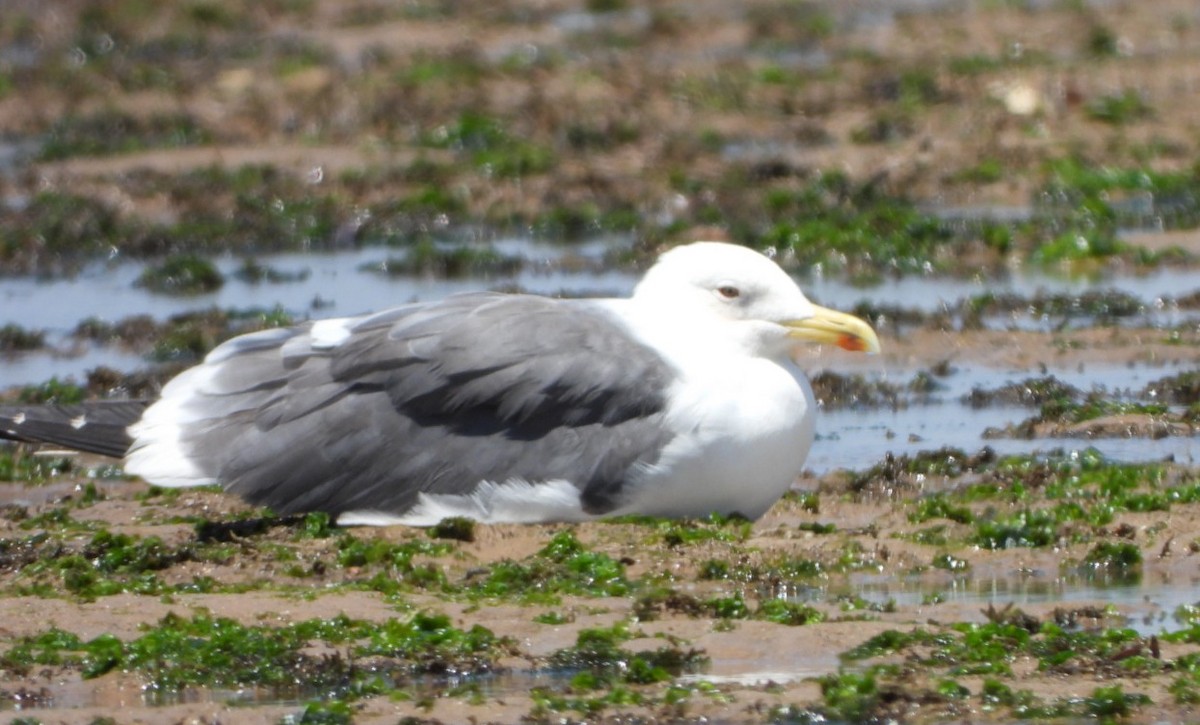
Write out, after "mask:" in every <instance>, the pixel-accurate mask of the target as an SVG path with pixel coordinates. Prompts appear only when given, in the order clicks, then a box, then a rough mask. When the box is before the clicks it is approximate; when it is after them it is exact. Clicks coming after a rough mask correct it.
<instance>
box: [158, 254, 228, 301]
mask: <svg viewBox="0 0 1200 725" xmlns="http://www.w3.org/2000/svg"><path fill="white" fill-rule="evenodd" d="M137 284H138V286H139V287H144V288H146V289H148V290H150V291H151V292H158V293H160V294H166V295H198V294H206V293H209V292H215V291H217V290H219V289H220V288H221V286H222V285H224V284H225V277H224V275H222V274H221V272H220V270H218V269H217V266H216V265H215V264H213V263H212V261H211V260H208V259H205V258H204V257H198V256H196V255H193V254H180V255H176V256H173V257H168V258H167V259H166V260H165V261H163V263H162V264H159V265H156V266H149V267H146V269H145V270H144V271H143V272H142V274H141V276H140V277H138V281H137Z"/></svg>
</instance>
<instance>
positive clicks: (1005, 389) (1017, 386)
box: [962, 375, 1083, 408]
mask: <svg viewBox="0 0 1200 725" xmlns="http://www.w3.org/2000/svg"><path fill="white" fill-rule="evenodd" d="M1082 395H1083V391H1081V390H1080V389H1079V388H1076V387H1075V386H1074V385H1070V384H1068V383H1064V382H1063V381H1061V380H1059V379H1058V378H1056V377H1055V376H1053V375H1045V376H1042V377H1038V378H1026V379H1024V380H1021V381H1019V382H1015V383H1008V384H1006V385H1001V386H1000V387H998V388H992V389H985V388H981V387H978V386H976V387H974V388H972V389H971V392H970V393H968V394H966V395H964V396H963V397H962V402H963V403H965V404H967V405H970V406H971V407H972V408H986V407H989V406H993V405H1023V406H1041V405H1046V404H1047V403H1056V402H1059V401H1068V402H1069V401H1072V400H1078V399H1079V398H1080V397H1081V396H1082Z"/></svg>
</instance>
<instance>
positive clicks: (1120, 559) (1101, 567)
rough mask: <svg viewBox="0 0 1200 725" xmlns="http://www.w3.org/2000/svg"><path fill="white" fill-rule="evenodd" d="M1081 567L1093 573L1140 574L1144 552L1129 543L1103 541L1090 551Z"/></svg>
mask: <svg viewBox="0 0 1200 725" xmlns="http://www.w3.org/2000/svg"><path fill="white" fill-rule="evenodd" d="M1080 566H1081V567H1082V568H1083V569H1084V570H1086V571H1088V572H1091V573H1100V572H1102V573H1110V574H1118V575H1128V574H1131V573H1140V571H1141V568H1142V550H1141V549H1139V548H1138V547H1137V545H1136V544H1131V543H1129V542H1127V541H1101V542H1099V543H1097V544H1096V545H1095V546H1093V547H1092V548H1091V550H1089V551H1088V553H1087V555H1086V556H1084V557H1083V561H1082V562H1081V564H1080Z"/></svg>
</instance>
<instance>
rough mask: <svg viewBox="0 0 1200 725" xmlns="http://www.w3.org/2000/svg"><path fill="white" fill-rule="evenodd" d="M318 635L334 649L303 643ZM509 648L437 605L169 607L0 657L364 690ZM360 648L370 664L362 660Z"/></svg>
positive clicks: (213, 683)
mask: <svg viewBox="0 0 1200 725" xmlns="http://www.w3.org/2000/svg"><path fill="white" fill-rule="evenodd" d="M314 642H318V643H322V644H326V645H328V646H329V647H330V648H332V649H333V650H334V654H323V655H314V654H311V653H309V652H308V651H307V650H309V649H310V648H311V647H312V644H313V643H314ZM509 651H511V644H510V643H509V642H508V641H507V640H504V639H502V638H498V637H496V636H495V635H494V634H492V633H491V632H490V631H489V630H487V629H486V628H484V627H481V626H479V625H475V626H473V627H471V628H470V629H468V630H462V629H458V628H457V627H454V626H453V625H452V624H451V623H450V620H449V618H448V617H446V616H445V615H442V614H428V613H418V614H416V615H414V616H413V617H412V618H411V619H408V620H406V621H400V620H395V619H392V620H388V621H385V622H367V621H363V620H355V619H350V618H349V617H346V616H345V615H339V616H337V617H333V618H331V619H311V620H305V621H302V622H297V623H295V624H290V625H286V626H282V627H269V626H263V625H243V624H240V623H238V622H236V621H235V620H233V619H229V618H225V617H214V616H212V615H211V614H209V613H207V612H205V611H198V612H195V613H194V614H193V616H191V617H181V616H179V615H176V614H173V613H172V614H168V615H167V616H165V617H163V618H162V619H161V620H159V621H158V622H157V623H156V624H154V625H152V626H149V625H148V626H146V627H144V631H143V633H142V634H141V635H140V636H139V637H137V638H135V639H132V640H129V641H123V640H121V639H119V638H118V637H115V636H114V635H111V634H103V635H100V636H98V637H96V638H94V639H92V640H88V641H86V642H85V641H82V640H81V639H80V638H79V637H77V636H76V635H74V634H71V633H69V632H64V631H62V630H58V629H51V630H48V631H47V632H44V633H41V634H37V635H31V636H26V637H22V638H20V639H18V640H17V641H16V642H15V643H14V645H13V646H12V647H10V648H9V650H8V651H7V652H5V654H4V655H3V656H2V657H0V666H2V667H3V668H4V669H7V670H9V671H12V672H18V673H25V672H28V671H29V670H30V668H31V667H33V666H35V665H57V666H63V667H70V668H76V669H79V670H80V671H81V672H82V674H83V675H84V677H85V678H92V677H98V676H101V675H103V674H105V673H107V672H110V671H113V670H125V671H129V672H134V673H137V674H139V675H141V676H142V677H143V678H144V679H145V680H146V683H147V686H148V687H150V688H152V689H155V690H158V691H163V692H175V691H178V690H180V689H183V688H185V687H234V686H257V687H271V688H275V689H277V690H279V692H280V694H284V693H287V692H298V691H309V692H312V691H329V690H334V691H342V692H354V693H355V694H357V695H359V696H361V695H365V694H371V693H374V692H380V691H382V689H383V688H385V687H388V686H389V685H390V684H391V683H390V682H389V680H392V681H394V680H395V678H399V677H406V676H412V675H418V674H424V673H443V672H448V671H451V670H453V671H456V672H468V673H479V672H486V671H489V670H491V669H493V668H494V667H495V663H496V661H497V659H498V658H499V657H500V656H502V655H503V654H506V653H507V652H509ZM363 658H369V662H370V664H369V665H367V666H364V665H362V664H359V663H360V662H361V661H362V659H363ZM297 683H303V684H302V685H298V684H297Z"/></svg>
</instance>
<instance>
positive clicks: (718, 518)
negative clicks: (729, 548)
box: [622, 512, 754, 548]
mask: <svg viewBox="0 0 1200 725" xmlns="http://www.w3.org/2000/svg"><path fill="white" fill-rule="evenodd" d="M622 520H623V521H632V520H636V519H635V518H633V517H628V518H626V519H622ZM645 521H646V522H647V524H648V525H650V526H652V527H653V528H654V537H655V538H656V539H659V540H660V541H661V542H662V543H663V544H666V545H667V546H669V547H671V548H677V547H681V546H688V545H691V544H696V543H700V542H706V541H724V542H730V543H740V542H744V541H746V540H747V539H749V538H750V534H751V533H752V532H753V528H754V522H752V521H750V520H748V519H746V518H745V517H743V516H738V515H737V514H733V515H725V514H720V513H715V512H714V513H711V514H709V515H708V516H706V517H705V518H703V519H662V518H652V517H647V518H646V519H645Z"/></svg>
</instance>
